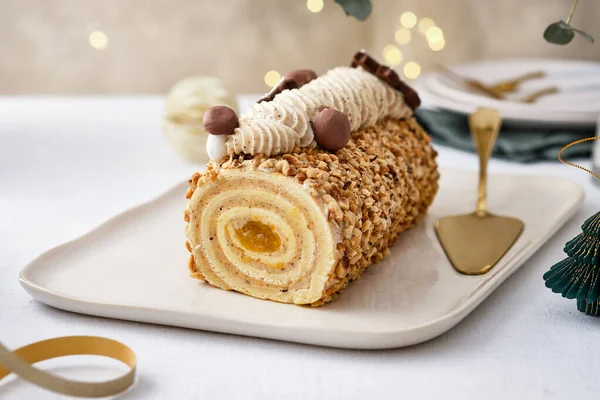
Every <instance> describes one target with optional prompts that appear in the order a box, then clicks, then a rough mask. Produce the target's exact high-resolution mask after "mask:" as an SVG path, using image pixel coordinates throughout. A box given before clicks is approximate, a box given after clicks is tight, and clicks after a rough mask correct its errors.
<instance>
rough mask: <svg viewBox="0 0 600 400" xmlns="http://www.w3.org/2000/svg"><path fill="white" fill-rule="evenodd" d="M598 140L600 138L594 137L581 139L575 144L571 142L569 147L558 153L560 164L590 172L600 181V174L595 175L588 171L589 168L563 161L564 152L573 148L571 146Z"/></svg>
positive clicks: (592, 172)
mask: <svg viewBox="0 0 600 400" xmlns="http://www.w3.org/2000/svg"><path fill="white" fill-rule="evenodd" d="M597 139H600V136H594V137H589V138H585V139H579V140H576V141H574V142H571V143H569V144H568V145H566V146H565V147H563V148H562V149H560V151H559V152H558V161H560V162H561V163H563V164H567V165H570V166H572V167H575V168H579V169H581V170H583V171H585V172H589V173H590V174H592V175H593V176H594V177H595V178H598V179H600V174H597V173H595V172H594V171H590V170H589V169H587V168H584V167H582V166H581V165H577V164H574V163H572V162H569V161H565V160H563V158H562V157H561V155H562V153H563V151H565V150H566V149H568V148H569V147H571V146H575V145H576V144H579V143H583V142H589V141H590V140H597Z"/></svg>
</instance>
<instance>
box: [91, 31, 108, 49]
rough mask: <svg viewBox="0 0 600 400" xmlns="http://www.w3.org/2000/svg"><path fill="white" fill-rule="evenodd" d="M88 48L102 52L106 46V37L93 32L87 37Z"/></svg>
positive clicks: (99, 32) (102, 33)
mask: <svg viewBox="0 0 600 400" xmlns="http://www.w3.org/2000/svg"><path fill="white" fill-rule="evenodd" d="M89 41H90V46H92V47H93V48H95V49H98V50H103V49H105V48H106V46H108V36H106V34H105V33H104V32H102V31H94V32H92V33H90V36H89Z"/></svg>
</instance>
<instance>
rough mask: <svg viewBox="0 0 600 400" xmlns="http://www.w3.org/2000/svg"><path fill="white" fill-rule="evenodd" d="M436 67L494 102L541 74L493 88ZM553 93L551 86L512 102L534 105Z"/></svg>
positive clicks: (505, 82)
mask: <svg viewBox="0 0 600 400" xmlns="http://www.w3.org/2000/svg"><path fill="white" fill-rule="evenodd" d="M438 67H439V68H441V69H442V70H444V71H445V72H446V74H447V75H448V76H449V77H450V78H451V79H453V80H455V81H458V82H459V83H463V84H465V85H467V86H468V87H470V88H472V89H474V90H475V91H477V92H479V93H480V94H483V95H486V96H488V97H491V98H494V99H496V100H506V96H505V95H504V93H505V91H504V90H505V89H506V88H509V89H510V88H511V87H512V88H516V87H517V85H519V84H520V83H523V82H525V81H526V80H530V79H536V78H539V77H540V76H539V73H542V74H543V72H541V71H534V72H532V73H529V74H525V75H522V76H520V77H517V78H515V79H512V80H508V81H504V82H499V83H497V84H495V85H493V86H490V85H486V84H484V83H482V82H481V81H478V80H476V79H470V78H465V77H463V76H461V75H460V74H457V73H456V72H454V71H452V70H450V69H449V68H448V67H446V66H444V65H441V64H439V65H438ZM517 81H518V82H517ZM503 88H504V89H503ZM555 93H558V88H557V87H554V86H553V87H548V88H544V89H540V90H538V91H535V92H533V93H531V94H529V95H527V96H526V97H525V98H523V99H518V100H514V101H517V102H519V103H528V104H531V103H535V102H536V101H537V100H538V99H539V98H541V97H544V96H548V95H551V94H555Z"/></svg>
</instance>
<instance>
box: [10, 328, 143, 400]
mask: <svg viewBox="0 0 600 400" xmlns="http://www.w3.org/2000/svg"><path fill="white" fill-rule="evenodd" d="M73 355H95V356H104V357H109V358H113V359H115V360H118V361H121V362H122V363H124V364H126V365H128V366H129V368H130V370H129V372H127V373H126V374H125V375H123V376H121V377H119V378H116V379H113V380H109V381H104V382H81V381H72V380H69V379H65V378H61V377H58V376H56V375H53V374H50V373H48V372H45V371H42V370H40V369H37V368H35V367H33V366H32V365H31V364H35V363H37V362H39V361H44V360H49V359H52V358H57V357H65V356H73ZM11 372H13V373H15V374H16V375H18V376H19V377H21V378H23V379H25V380H27V381H29V382H31V383H33V384H35V385H38V386H41V387H43V388H45V389H48V390H51V391H54V392H57V393H62V394H66V395H69V396H77V397H108V396H114V395H116V394H119V393H121V392H123V391H125V390H127V389H128V388H129V387H130V386H131V385H133V383H134V382H135V372H136V357H135V353H134V352H133V351H132V350H131V349H130V348H129V347H127V346H125V345H124V344H123V343H120V342H117V341H116V340H112V339H107V338H103V337H98V336H65V337H58V338H54V339H48V340H44V341H41V342H36V343H32V344H30V345H27V346H24V347H20V348H18V349H16V350H15V351H13V352H11V351H10V350H9V349H7V348H6V347H5V346H4V345H3V344H2V343H1V342H0V380H2V378H4V377H6V376H8V375H9V374H10V373H11Z"/></svg>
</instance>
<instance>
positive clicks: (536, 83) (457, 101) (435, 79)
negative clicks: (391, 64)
mask: <svg viewBox="0 0 600 400" xmlns="http://www.w3.org/2000/svg"><path fill="white" fill-rule="evenodd" d="M451 69H452V70H453V71H454V72H456V73H458V74H460V75H462V76H463V77H468V78H472V79H477V80H480V81H482V82H484V83H487V84H492V83H495V82H498V81H501V80H505V79H509V78H514V77H516V76H518V75H521V74H523V73H526V72H532V71H536V70H542V71H544V72H546V74H547V76H546V77H544V78H541V79H535V80H532V81H529V82H526V83H524V84H522V85H521V86H520V87H519V91H518V92H517V93H515V94H512V95H510V96H511V98H523V97H525V96H526V95H527V94H529V93H532V92H534V91H536V90H539V89H542V88H546V87H550V86H556V87H558V88H559V92H558V93H556V94H554V95H550V96H547V97H542V98H540V100H539V101H537V102H535V103H533V104H525V103H519V102H515V101H509V100H496V99H492V98H489V97H486V96H483V95H480V94H477V93H473V92H471V91H469V90H466V89H465V88H464V87H461V86H460V85H457V84H456V83H455V82H453V81H451V80H450V79H448V78H447V77H445V76H444V75H443V74H440V73H429V74H426V75H424V76H423V77H422V78H421V79H419V80H418V81H417V82H416V83H415V88H416V89H417V90H418V92H419V94H420V95H421V96H422V100H423V107H426V108H431V107H435V108H442V109H447V110H450V111H454V112H458V113H462V114H468V113H471V112H472V111H474V110H475V109H476V108H477V107H484V106H485V107H492V108H495V109H497V110H498V111H499V112H500V114H501V115H502V117H503V118H504V120H505V121H506V122H508V123H509V124H512V125H515V124H527V125H536V124H537V125H549V124H550V125H560V126H574V127H590V126H593V125H595V124H596V121H597V120H598V116H599V115H600V63H595V62H588V61H570V60H546V59H531V60H505V61H485V62H477V63H469V64H464V65H459V66H453V67H451Z"/></svg>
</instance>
